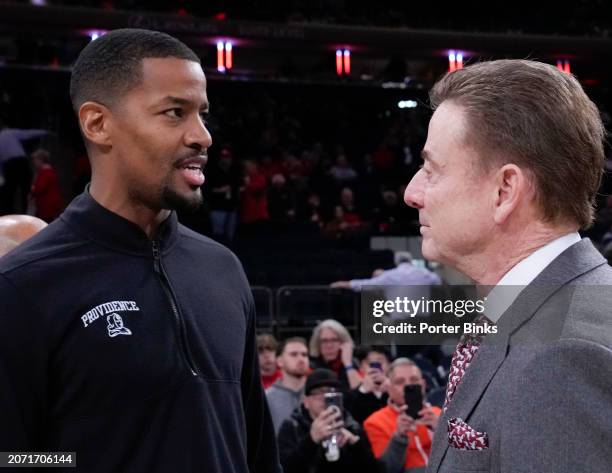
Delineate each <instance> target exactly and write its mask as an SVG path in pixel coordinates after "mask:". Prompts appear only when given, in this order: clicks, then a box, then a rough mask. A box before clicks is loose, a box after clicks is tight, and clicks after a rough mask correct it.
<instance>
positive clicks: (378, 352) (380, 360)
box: [344, 346, 389, 424]
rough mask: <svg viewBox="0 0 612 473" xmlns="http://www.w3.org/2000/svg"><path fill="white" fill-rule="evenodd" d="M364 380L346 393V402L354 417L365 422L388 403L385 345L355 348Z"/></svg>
mask: <svg viewBox="0 0 612 473" xmlns="http://www.w3.org/2000/svg"><path fill="white" fill-rule="evenodd" d="M355 352H356V353H355V356H356V357H357V359H359V360H360V361H359V371H360V372H361V373H362V375H363V377H362V379H363V381H362V382H361V384H360V385H359V387H358V388H356V389H353V390H352V391H350V392H348V393H346V395H345V397H344V404H345V406H346V409H347V410H348V411H349V412H350V413H351V415H352V416H353V417H354V419H355V420H356V421H357V422H359V423H360V424H363V421H365V420H366V419H367V418H368V417H370V415H372V414H373V413H374V412H376V411H377V410H379V409H382V408H383V407H385V406H386V405H387V400H388V399H389V396H388V394H387V383H386V380H387V377H386V375H385V373H386V372H387V369H388V368H389V354H388V353H387V351H386V350H385V349H384V348H383V347H375V346H374V347H367V346H366V347H360V348H359V349H358V350H355Z"/></svg>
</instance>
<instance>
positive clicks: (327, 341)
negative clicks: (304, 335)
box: [319, 337, 341, 345]
mask: <svg viewBox="0 0 612 473" xmlns="http://www.w3.org/2000/svg"><path fill="white" fill-rule="evenodd" d="M340 341H341V340H340V339H339V338H337V337H336V338H321V339H320V340H319V343H320V344H321V345H323V344H324V343H330V344H331V343H339V342H340Z"/></svg>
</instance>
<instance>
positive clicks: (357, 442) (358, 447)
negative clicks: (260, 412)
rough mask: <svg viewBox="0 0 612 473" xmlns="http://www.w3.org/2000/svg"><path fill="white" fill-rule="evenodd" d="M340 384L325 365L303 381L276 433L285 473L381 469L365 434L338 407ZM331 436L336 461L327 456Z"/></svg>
mask: <svg viewBox="0 0 612 473" xmlns="http://www.w3.org/2000/svg"><path fill="white" fill-rule="evenodd" d="M340 387H341V384H340V382H339V381H338V377H337V375H336V374H335V373H334V372H333V371H331V370H328V369H325V368H318V369H315V370H314V371H313V372H312V373H311V374H310V376H309V377H308V379H307V380H306V385H305V387H304V397H303V400H302V403H301V405H300V406H299V407H297V408H296V409H295V411H293V414H292V415H291V417H290V418H289V419H286V420H285V421H284V422H283V423H282V424H281V427H280V431H279V433H278V445H279V452H280V457H281V464H282V466H283V469H284V471H285V473H306V472H308V473H311V472H314V473H324V472H351V473H355V472H359V471H367V472H372V473H376V472H377V471H379V470H380V466H381V465H380V464H379V463H378V462H377V461H376V459H375V458H374V456H373V454H372V451H371V448H370V444H369V442H368V439H367V436H366V435H365V434H364V433H363V430H362V429H361V427H360V426H359V424H358V423H357V422H356V421H355V420H354V419H353V418H352V417H351V415H350V414H349V413H348V412H346V411H345V410H344V409H342V407H341V406H342V397H341V393H340V392H339V390H340ZM331 394H338V395H339V396H337V397H336V396H331ZM332 436H335V440H336V442H337V446H338V448H339V456H337V459H335V460H334V459H333V458H330V456H329V455H326V454H328V453H329V450H328V442H329V440H330V439H331V437H332Z"/></svg>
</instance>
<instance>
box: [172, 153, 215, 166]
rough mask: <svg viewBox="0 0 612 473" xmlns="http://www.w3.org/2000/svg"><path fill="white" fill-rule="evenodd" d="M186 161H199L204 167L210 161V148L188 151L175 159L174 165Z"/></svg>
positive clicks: (179, 164)
mask: <svg viewBox="0 0 612 473" xmlns="http://www.w3.org/2000/svg"><path fill="white" fill-rule="evenodd" d="M186 162H192V163H197V164H200V165H201V166H202V167H204V166H205V165H206V163H207V162H208V150H206V149H202V150H195V151H191V152H190V153H186V154H185V155H184V156H181V157H180V158H178V159H176V160H175V161H174V165H175V166H181V165H183V164H185V163H186Z"/></svg>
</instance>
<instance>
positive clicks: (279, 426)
mask: <svg viewBox="0 0 612 473" xmlns="http://www.w3.org/2000/svg"><path fill="white" fill-rule="evenodd" d="M257 346H258V351H259V360H260V366H261V376H262V383H263V385H264V387H265V388H266V397H267V400H268V404H269V407H270V412H271V416H272V420H273V423H274V428H275V432H276V435H277V440H278V445H279V453H280V458H281V463H282V465H283V468H284V471H286V472H287V473H298V472H345V471H346V472H348V471H351V472H356V471H368V472H377V471H380V472H385V471H386V472H389V473H391V472H393V473H396V472H397V473H399V472H404V471H410V472H413V471H424V468H425V466H426V465H427V461H428V457H429V453H430V450H431V443H432V439H433V434H434V432H435V430H436V428H437V427H438V425H437V423H438V418H439V416H440V414H441V409H442V407H443V406H442V401H443V396H440V395H439V392H440V391H443V390H444V387H441V388H440V387H439V386H437V385H436V386H434V385H433V383H431V381H427V380H428V379H429V380H431V379H432V377H434V376H437V375H436V369H435V368H434V367H433V365H432V364H431V363H429V362H428V361H427V358H425V357H423V356H422V355H420V354H416V355H415V356H414V357H413V359H410V358H407V357H404V356H397V357H395V359H394V358H393V357H392V355H391V354H390V352H389V350H388V347H382V346H361V347H355V345H354V342H353V339H352V337H351V335H350V333H349V331H348V330H347V329H346V328H345V327H344V326H343V325H342V324H341V323H339V322H338V321H336V320H333V319H328V320H324V321H322V322H320V323H319V324H318V325H317V326H316V327H315V328H314V330H313V332H312V334H311V337H310V340H309V341H307V340H306V339H304V338H301V337H290V338H287V339H285V340H283V341H282V342H281V343H277V342H276V339H275V338H274V337H273V336H272V335H271V334H268V333H263V334H261V335H259V336H258V340H257ZM448 362H449V360H448V359H446V360H444V361H442V362H441V363H442V365H443V366H441V367H440V368H441V369H442V370H444V369H448V366H447V365H448ZM419 363H420V365H419ZM410 389H416V390H417V391H418V392H419V393H420V394H421V395H422V401H417V400H414V401H411V402H414V403H418V404H419V405H414V406H410V405H409V403H408V401H407V400H406V398H405V393H406V392H407V391H408V390H410ZM331 393H340V394H341V396H340V397H341V399H342V401H341V402H340V403H338V402H337V401H336V402H331V401H330V395H331ZM428 393H431V394H434V395H433V396H432V398H431V399H428V396H427V395H428ZM436 393H438V395H436ZM418 397H420V396H418ZM338 406H341V408H340V409H338ZM412 416H414V417H412ZM336 443H337V447H338V449H339V458H336V459H334V457H333V455H332V457H331V458H330V454H331V453H333V451H332V452H330V449H331V448H332V446H330V444H336Z"/></svg>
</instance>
